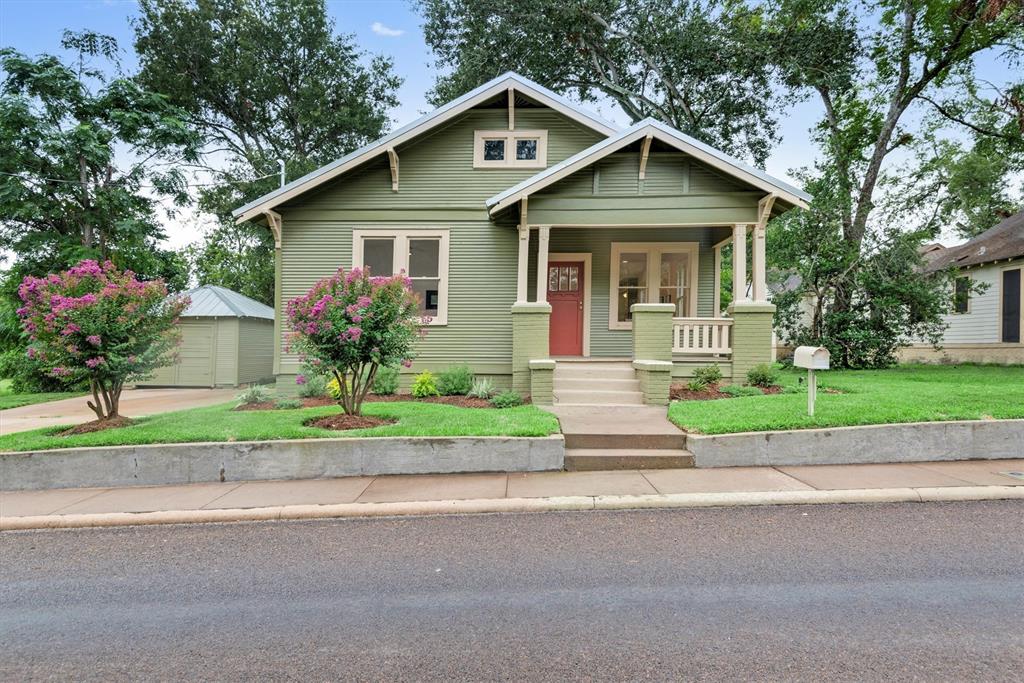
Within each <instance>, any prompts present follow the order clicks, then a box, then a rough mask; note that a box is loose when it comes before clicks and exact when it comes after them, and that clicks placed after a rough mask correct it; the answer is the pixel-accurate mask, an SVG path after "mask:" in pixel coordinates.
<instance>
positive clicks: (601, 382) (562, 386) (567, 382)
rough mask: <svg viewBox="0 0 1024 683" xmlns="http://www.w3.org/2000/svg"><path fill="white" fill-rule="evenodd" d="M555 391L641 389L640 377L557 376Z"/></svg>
mask: <svg viewBox="0 0 1024 683" xmlns="http://www.w3.org/2000/svg"><path fill="white" fill-rule="evenodd" d="M554 389H555V391H556V392H557V391H566V390H569V391H572V390H580V391H602V390H604V391H640V380H638V379H605V378H603V377H602V378H601V379H597V378H587V379H575V378H569V379H566V378H562V377H559V376H557V375H556V376H555V380H554Z"/></svg>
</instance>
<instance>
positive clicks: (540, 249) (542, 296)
mask: <svg viewBox="0 0 1024 683" xmlns="http://www.w3.org/2000/svg"><path fill="white" fill-rule="evenodd" d="M537 233H538V237H539V241H538V242H537V302H538V303H545V302H547V300H548V237H549V236H550V234H551V228H550V227H547V226H545V227H542V228H540V229H538V230H537Z"/></svg>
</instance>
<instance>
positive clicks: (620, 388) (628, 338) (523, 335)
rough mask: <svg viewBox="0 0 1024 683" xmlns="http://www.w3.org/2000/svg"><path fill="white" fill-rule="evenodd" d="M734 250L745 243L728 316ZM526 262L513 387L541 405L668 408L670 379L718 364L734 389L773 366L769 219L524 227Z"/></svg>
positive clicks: (516, 310)
mask: <svg viewBox="0 0 1024 683" xmlns="http://www.w3.org/2000/svg"><path fill="white" fill-rule="evenodd" d="M748 240H749V242H750V249H749V251H750V253H751V254H752V258H751V259H750V263H749V267H748V262H747V252H748V248H747V244H748ZM730 244H732V245H736V244H738V245H741V246H740V248H734V249H733V250H732V254H733V258H732V269H733V272H734V274H735V277H734V283H733V303H732V304H731V305H730V306H729V307H728V309H727V310H726V311H724V312H723V311H722V310H721V305H720V289H721V265H722V249H723V247H726V246H727V245H730ZM518 258H519V260H518V268H517V273H518V278H517V301H516V302H515V303H514V304H513V306H512V314H513V387H514V389H515V390H516V391H518V392H520V393H523V394H530V395H532V397H533V401H534V403H537V404H540V405H544V404H556V405H636V404H655V405H664V404H667V403H668V391H669V386H670V385H671V383H672V381H673V380H676V381H682V380H683V378H687V377H690V376H692V374H693V372H694V371H695V370H696V369H697V368H700V367H706V366H708V365H711V364H717V365H718V366H719V368H720V369H721V371H722V374H723V376H724V378H725V380H726V381H735V382H740V381H743V380H744V378H745V376H746V372H747V370H749V369H750V367H752V366H754V365H757V364H759V363H764V362H769V361H770V360H771V322H772V315H773V313H774V307H773V306H772V305H771V304H770V303H769V302H768V301H767V298H766V294H767V287H766V282H765V262H764V226H763V224H761V223H760V222H758V223H737V224H733V225H728V226H725V225H705V226H602V227H598V226H594V227H591V226H587V227H581V226H560V225H554V226H540V225H530V224H528V223H525V224H521V225H520V226H519V257H518ZM748 272H749V273H750V280H749V286H748V279H747V275H746V274H747V273H748ZM627 384H628V385H629V386H626V385H627Z"/></svg>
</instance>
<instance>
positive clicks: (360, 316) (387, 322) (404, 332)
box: [287, 268, 425, 415]
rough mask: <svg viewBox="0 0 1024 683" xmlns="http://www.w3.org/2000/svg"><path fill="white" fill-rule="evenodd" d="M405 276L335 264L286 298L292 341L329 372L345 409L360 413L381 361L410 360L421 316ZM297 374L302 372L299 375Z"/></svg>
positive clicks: (384, 363) (306, 358) (386, 363)
mask: <svg viewBox="0 0 1024 683" xmlns="http://www.w3.org/2000/svg"><path fill="white" fill-rule="evenodd" d="M409 285H410V280H409V279H408V278H406V277H405V276H401V275H396V276H393V277H370V273H369V271H365V270H362V269H359V268H354V269H352V270H350V271H349V272H348V273H345V272H344V270H339V271H338V272H337V273H335V274H334V275H333V276H332V277H329V278H325V279H323V280H321V281H320V282H318V283H316V284H315V285H313V288H312V289H310V290H309V292H308V293H306V294H304V295H303V296H300V297H297V298H295V299H292V300H291V301H289V302H288V307H287V314H288V322H289V323H290V326H291V328H292V330H294V332H293V334H292V339H291V345H292V346H293V347H294V348H295V349H297V350H298V351H299V353H300V354H301V355H302V357H303V362H308V363H309V364H311V365H312V366H313V367H315V368H316V369H318V370H322V371H324V372H327V373H330V374H331V375H333V377H334V382H333V383H334V385H335V386H336V387H337V391H338V396H337V398H338V401H339V403H341V407H342V409H343V410H344V411H345V414H347V415H359V414H360V413H361V411H362V406H363V399H364V398H366V394H367V392H368V391H369V390H370V387H372V386H373V382H374V379H375V378H376V376H377V371H378V369H379V368H381V367H397V366H398V365H399V364H400V363H401V364H405V365H410V364H411V363H412V357H413V343H414V342H415V340H416V337H417V333H418V332H420V331H421V327H420V326H421V325H422V324H423V323H424V322H425V320H424V319H423V318H422V317H421V316H420V314H419V304H418V302H417V300H416V296H415V294H413V292H412V290H411V289H410V288H409ZM300 377H301V376H300Z"/></svg>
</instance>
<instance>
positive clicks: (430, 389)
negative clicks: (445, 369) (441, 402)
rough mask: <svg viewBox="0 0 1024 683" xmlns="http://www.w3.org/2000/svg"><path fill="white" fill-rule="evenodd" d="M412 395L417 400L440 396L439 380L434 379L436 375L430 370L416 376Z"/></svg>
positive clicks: (413, 381)
mask: <svg viewBox="0 0 1024 683" xmlns="http://www.w3.org/2000/svg"><path fill="white" fill-rule="evenodd" d="M412 395H413V396H415V397H416V398H426V397H428V396H440V395H441V393H440V392H439V391H438V390H437V379H436V378H435V377H434V373H432V372H431V371H430V370H425V371H424V372H421V373H420V374H418V375H416V377H415V378H414V379H413V380H412Z"/></svg>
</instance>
